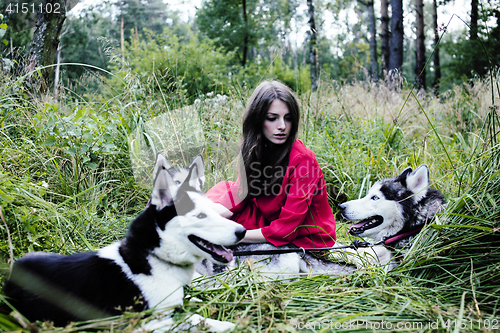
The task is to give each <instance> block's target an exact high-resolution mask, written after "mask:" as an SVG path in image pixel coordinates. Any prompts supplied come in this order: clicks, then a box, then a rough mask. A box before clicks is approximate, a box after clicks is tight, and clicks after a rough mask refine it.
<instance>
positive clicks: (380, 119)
mask: <svg viewBox="0 0 500 333" xmlns="http://www.w3.org/2000/svg"><path fill="white" fill-rule="evenodd" d="M499 79H500V77H499V74H498V73H496V74H495V75H493V76H492V77H490V78H487V79H485V80H480V79H476V80H475V81H474V82H471V83H470V84H463V85H461V86H456V87H454V89H453V90H452V91H449V92H447V93H446V94H444V95H443V96H441V97H439V98H437V97H435V96H434V95H430V94H429V95H425V94H424V95H419V94H415V93H413V92H412V91H410V90H408V89H405V88H399V87H400V86H401V85H399V84H397V85H393V84H391V83H389V82H372V81H365V82H355V83H352V84H343V85H342V84H339V83H336V82H323V83H322V86H321V88H320V89H319V91H318V92H317V93H315V94H311V93H305V94H303V95H301V96H299V97H300V101H301V106H302V120H301V128H300V139H302V140H303V141H304V142H305V143H306V145H307V146H308V147H309V148H311V149H312V150H313V151H314V152H315V153H316V157H317V159H318V160H319V162H320V165H321V167H322V170H323V173H324V175H325V179H326V181H327V183H328V190H329V196H330V203H331V206H332V209H333V211H334V212H335V213H336V212H337V209H336V204H337V203H340V202H342V201H344V200H349V199H355V198H358V197H361V196H363V195H364V194H365V193H366V192H367V191H368V189H369V188H370V186H371V185H372V184H373V183H374V182H375V181H377V180H379V179H382V178H386V177H391V176H394V175H396V174H398V173H399V172H400V171H401V170H402V169H403V168H405V167H407V166H412V167H417V166H418V165H420V164H422V163H426V164H428V165H429V167H430V170H431V181H432V186H433V187H434V188H437V189H438V190H440V191H441V192H443V193H444V194H445V195H446V197H447V201H448V207H447V209H446V211H445V212H444V213H442V214H440V215H439V216H438V217H437V219H436V220H435V221H434V222H433V223H432V224H430V225H428V226H427V227H426V228H425V229H424V231H423V232H422V233H421V235H420V236H419V237H418V239H417V241H416V242H415V243H414V245H413V246H412V248H411V249H408V250H406V252H407V256H406V258H405V259H404V261H403V262H402V264H401V265H400V266H399V267H398V268H397V269H395V270H394V271H392V272H390V273H385V271H384V270H383V269H381V268H380V267H372V268H368V269H365V270H361V271H358V272H356V273H354V274H353V275H350V276H345V277H338V278H331V277H327V276H317V277H306V276H304V277H303V278H300V279H297V280H294V281H269V280H266V279H263V278H262V277H261V276H260V275H259V274H258V273H257V272H255V271H254V269H253V268H252V267H245V266H242V267H240V268H239V269H237V270H236V271H232V272H229V273H225V274H222V275H219V276H216V277H211V278H205V279H200V280H197V281H195V282H194V283H193V285H192V286H190V287H188V288H187V289H186V294H187V298H186V302H185V304H184V306H183V307H182V308H181V309H179V310H177V312H176V314H175V318H178V319H179V320H182V318H184V316H185V315H186V314H187V313H191V312H196V313H201V314H203V315H205V316H207V317H211V318H216V319H223V320H231V321H234V322H238V330H241V331H245V332H246V331H266V330H267V331H302V329H301V328H304V329H305V330H309V331H338V332H353V331H366V330H368V331H377V330H383V327H381V326H380V325H382V324H383V323H385V324H386V326H385V328H389V324H390V327H391V329H389V330H388V331H406V332H415V331H422V332H423V331H433V330H434V328H436V329H435V330H434V331H443V332H444V331H446V332H448V331H457V332H458V331H460V332H465V331H478V330H481V329H484V330H486V331H488V330H491V328H492V327H491V325H490V327H486V326H485V320H490V319H494V318H499V316H498V306H499V305H498V302H499V300H500V298H499V297H498V295H499V292H498V291H499V290H498V288H499V285H498V282H497V281H498V274H499V268H500V266H499V262H498V259H497V258H498V257H499V256H498V248H499V245H500V244H499V239H498V228H499V224H498V223H499V222H498V220H499V218H498V217H499V210H498V207H499V206H500V202H499V198H500V196H499V194H498V193H499V185H500V182H499V181H498V172H499V171H498V169H499V168H498V162H499V159H500V152H499V146H498V133H497V131H498V118H497V113H496V112H497V110H498V105H499V104H498V103H499V102H498V100H499V96H498V90H497V89H493V90H492V89H491V87H492V86H493V87H495V86H498V81H499ZM491 80H493V82H492V81H491ZM101 84H102V89H101V90H100V92H98V93H96V92H92V91H88V93H86V94H79V95H76V94H74V93H73V92H72V91H82V88H81V87H80V88H78V89H76V88H74V87H73V88H72V90H67V89H65V88H64V87H63V88H62V89H61V91H60V92H59V94H58V95H57V96H54V97H50V98H47V97H43V98H41V97H37V96H34V95H32V94H30V93H29V92H28V91H26V90H23V88H22V84H20V83H19V82H16V81H14V80H10V81H9V80H7V81H6V84H5V85H3V86H2V87H1V88H0V120H1V121H0V130H1V132H0V134H1V136H0V147H1V148H2V154H1V155H0V167H1V169H0V184H1V185H0V207H1V209H2V212H3V215H4V217H5V224H3V222H2V223H0V233H1V235H2V239H3V241H2V243H1V244H0V251H1V252H0V256H1V263H2V266H1V268H2V272H3V275H2V279H3V280H4V279H5V276H6V275H7V273H8V268H9V263H10V262H9V261H10V260H11V259H12V258H10V254H9V251H10V249H9V247H10V246H9V243H8V241H7V229H8V230H9V231H10V238H11V240H12V251H13V254H14V258H13V259H17V258H19V257H21V256H22V255H24V254H25V253H27V252H29V251H55V252H60V253H64V254H67V253H74V252H76V251H86V250H94V249H96V248H99V247H102V246H104V245H106V244H109V243H111V242H112V241H113V240H116V239H119V238H121V237H122V236H123V235H124V233H125V232H126V230H127V226H128V224H129V222H130V220H131V219H132V218H133V217H134V216H135V215H136V214H137V213H138V212H139V211H140V210H141V209H142V208H143V207H144V205H145V203H146V202H147V199H148V196H149V190H148V189H147V181H146V182H145V183H143V184H139V183H138V182H137V174H134V166H135V165H134V162H133V159H131V157H130V151H129V143H130V142H131V138H137V137H139V138H140V137H145V134H148V133H150V132H151V128H149V129H148V126H149V125H148V124H150V121H151V120H152V119H157V118H156V117H157V116H158V115H164V116H165V115H166V116H167V117H168V116H169V115H170V116H172V115H174V114H176V112H178V111H176V110H179V109H182V110H187V111H188V116H191V117H193V118H196V119H197V120H198V121H199V124H200V126H201V128H202V130H201V131H202V132H203V135H202V138H200V139H199V140H200V142H202V143H203V144H202V145H198V146H200V147H199V149H201V152H202V153H203V154H204V156H205V162H206V166H207V174H208V176H209V177H208V185H209V186H210V185H211V184H213V183H215V182H216V181H218V180H220V179H227V178H230V177H233V176H234V172H233V171H234V169H233V168H231V167H230V165H231V164H230V162H231V161H233V160H234V157H235V156H236V147H237V143H238V141H239V133H240V124H241V115H242V112H243V107H244V106H243V105H244V103H245V101H246V99H247V98H248V97H249V96H248V94H249V92H248V91H243V90H241V89H240V88H238V85H235V86H234V87H232V88H231V89H230V91H231V94H230V95H229V96H228V97H227V98H223V100H224V101H222V99H221V98H219V99H217V98H216V97H217V96H199V100H198V101H197V102H196V103H195V105H193V106H188V105H186V103H187V102H186V101H187V99H186V98H184V97H183V95H182V92H179V93H177V94H176V95H172V96H171V95H162V94H158V93H157V92H155V91H148V90H147V89H148V88H144V87H142V86H141V85H140V81H139V80H136V79H135V78H134V77H133V76H127V77H126V79H125V81H124V86H125V88H124V89H123V90H122V91H115V90H112V89H111V88H110V87H111V86H107V85H106V82H105V81H103V82H102V83H101ZM402 86H403V87H404V86H405V85H402ZM108 89H111V90H108ZM183 117H186V115H184V116H183ZM177 120H179V116H177ZM181 120H182V119H181ZM187 123H188V122H186V124H187ZM162 124H163V125H165V124H166V123H162ZM156 129H157V128H156ZM154 130H155V129H153V131H154ZM169 133H170V132H169V131H165V130H164V131H163V132H161V131H158V132H157V133H156V134H158V139H157V140H149V141H148V143H144V145H145V146H147V147H148V149H151V150H153V149H155V150H165V149H167V150H168V148H169V147H170V145H171V144H175V140H174V141H172V140H173V138H165V139H162V138H163V137H165V136H168V135H169ZM181 134H182V133H181ZM170 135H173V133H170ZM169 140H170V141H169ZM193 140H194V139H193ZM196 140H198V139H196ZM164 142H173V143H171V144H168V145H166V146H167V147H161V144H162V143H164ZM139 153H141V151H140V150H139ZM181 160H182V159H180V160H179V163H180V161H181ZM182 161H183V160H182ZM150 167H152V165H151V166H150ZM337 223H338V230H337V233H338V236H339V239H340V240H341V241H343V242H349V241H350V237H349V236H348V235H346V232H345V231H346V224H345V223H344V221H342V219H341V218H340V216H338V215H337ZM212 280H214V281H215V280H217V281H219V282H221V281H222V282H223V283H222V286H221V287H212V288H204V287H203V286H206V285H207V284H210V283H209V282H210V281H212ZM200 300H201V302H200ZM8 312H9V311H6V313H8ZM141 315H142V314H126V315H124V316H121V317H115V318H108V319H103V320H100V321H96V322H92V323H90V322H89V323H84V324H82V325H83V326H82V325H76V326H73V327H70V328H67V329H66V331H71V330H87V329H89V328H90V327H94V328H95V327H98V328H99V329H102V330H104V331H114V330H121V331H122V330H123V331H127V330H129V331H130V330H132V329H133V328H134V327H138V325H139V320H138V319H139V318H140V316H141ZM398 323H402V324H400V326H401V327H399V326H398V327H396V326H397V325H398ZM493 323H494V322H493V321H490V322H489V324H493ZM21 324H22V320H21V322H20V321H19V320H16V319H14V318H12V317H9V316H5V315H2V316H0V325H2V327H3V328H4V329H6V330H7V329H15V328H16V327H20V325H21ZM497 324H498V325H500V323H497ZM9 325H10V326H9ZM45 325H46V326H45V328H44V330H48V331H50V330H52V331H60V330H62V329H58V328H51V327H50V326H47V324H45ZM306 325H307V327H306ZM353 325H354V326H353ZM377 325H378V326H377ZM419 325H421V326H419ZM481 325H482V326H481ZM21 326H22V325H21Z"/></svg>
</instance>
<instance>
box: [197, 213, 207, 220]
mask: <svg viewBox="0 0 500 333" xmlns="http://www.w3.org/2000/svg"><path fill="white" fill-rule="evenodd" d="M196 217H197V218H199V219H204V218H205V217H207V214H205V213H200V214H198V215H196Z"/></svg>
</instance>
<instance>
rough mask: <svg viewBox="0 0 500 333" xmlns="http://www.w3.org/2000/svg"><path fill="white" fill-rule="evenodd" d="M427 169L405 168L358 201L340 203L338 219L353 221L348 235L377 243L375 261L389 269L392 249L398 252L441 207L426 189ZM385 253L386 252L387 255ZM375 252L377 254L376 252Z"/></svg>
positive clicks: (434, 192)
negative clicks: (379, 243) (378, 244)
mask: <svg viewBox="0 0 500 333" xmlns="http://www.w3.org/2000/svg"><path fill="white" fill-rule="evenodd" d="M429 186H430V181H429V168H428V167H427V165H425V164H423V165H421V166H419V167H418V168H417V169H416V170H415V171H413V170H412V168H406V169H405V170H404V171H403V172H402V173H401V174H400V175H399V176H397V177H394V178H390V179H385V180H382V181H379V182H377V183H375V184H374V185H373V186H372V187H371V188H370V190H369V191H368V194H367V195H366V196H365V197H364V198H361V199H358V200H352V201H348V202H345V203H343V204H341V205H340V206H339V207H340V209H341V213H342V216H343V217H344V218H346V219H347V220H350V221H357V223H355V224H353V225H351V226H350V227H349V230H350V232H351V233H352V234H355V235H358V236H360V237H363V238H370V239H373V240H375V241H377V242H381V243H382V244H383V245H382V246H383V247H384V248H385V249H386V250H385V251H384V250H382V246H380V247H375V248H373V249H371V250H365V251H372V252H373V251H375V252H374V253H376V256H377V257H378V260H379V261H380V262H382V263H387V264H388V266H387V267H386V268H388V269H391V268H393V267H394V266H395V265H396V263H395V262H394V261H392V256H393V250H398V249H402V248H403V247H405V246H406V245H408V244H409V243H410V242H411V241H412V239H413V238H415V237H416V236H417V234H418V233H419V232H420V230H422V228H423V227H424V225H425V224H426V223H428V222H429V221H431V220H432V219H433V218H434V216H435V215H436V213H438V212H439V211H441V210H442V209H443V208H444V206H445V202H444V197H443V195H442V194H441V193H439V192H438V191H437V190H435V189H431V188H429ZM387 250H389V252H387ZM377 251H378V252H377Z"/></svg>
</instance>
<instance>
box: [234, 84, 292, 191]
mask: <svg viewBox="0 0 500 333" xmlns="http://www.w3.org/2000/svg"><path fill="white" fill-rule="evenodd" d="M276 99H279V100H280V101H282V102H283V103H285V104H286V106H287V108H288V112H289V116H290V120H291V126H292V128H291V130H290V135H289V136H288V139H287V140H286V141H285V143H283V144H281V145H276V144H273V143H272V142H270V141H268V140H267V139H266V138H265V137H264V134H263V126H264V121H265V119H266V116H267V112H268V111H269V108H270V106H271V104H272V102H273V101H274V100H276ZM299 120H300V109H299V103H298V100H297V97H295V95H294V93H293V92H292V91H291V90H290V88H288V87H287V86H286V85H284V84H283V83H281V82H279V81H275V80H273V81H264V82H262V83H261V84H259V85H258V86H257V88H255V91H254V92H253V94H252V96H251V97H250V99H249V100H248V103H247V106H246V110H245V114H244V117H243V140H242V144H241V154H242V162H243V165H242V167H243V168H244V172H245V173H244V175H245V176H246V177H245V178H246V184H245V181H243V179H242V182H241V184H242V190H243V192H246V191H248V192H247V193H246V198H249V197H257V196H259V195H262V193H264V194H265V193H268V192H269V191H266V190H267V189H269V188H271V187H272V186H273V185H275V184H276V183H278V184H279V185H281V181H282V180H283V175H284V170H286V167H287V166H288V158H289V156H290V151H291V150H292V146H293V143H294V142H295V139H296V137H297V132H298V129H299ZM266 166H269V167H271V170H272V172H271V176H270V177H268V176H266V175H264V172H263V171H264V168H265V167H266ZM280 168H281V170H280ZM242 171H243V170H242ZM266 174H269V173H268V172H266ZM266 184H267V185H266ZM256 190H257V191H256ZM242 194H243V193H242Z"/></svg>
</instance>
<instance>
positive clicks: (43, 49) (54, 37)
mask: <svg viewBox="0 0 500 333" xmlns="http://www.w3.org/2000/svg"><path fill="white" fill-rule="evenodd" d="M42 6H43V8H44V9H46V10H45V11H44V12H43V13H42V12H39V13H38V17H37V20H36V28H35V32H34V33H33V40H32V41H31V48H30V56H29V59H30V66H29V67H28V68H29V69H30V70H34V69H35V68H36V67H38V66H41V67H44V66H50V65H53V64H54V56H55V55H56V52H57V47H58V45H59V35H60V33H61V29H62V26H63V23H64V20H65V19H66V0H45V1H43V2H42ZM49 9H50V11H49ZM53 72H54V68H53V67H49V68H44V69H42V70H41V75H42V77H41V82H40V92H42V93H44V92H45V91H47V88H48V86H49V85H50V83H51V82H52V73H53Z"/></svg>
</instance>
